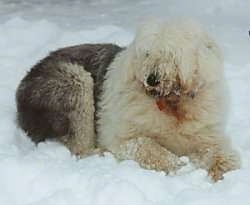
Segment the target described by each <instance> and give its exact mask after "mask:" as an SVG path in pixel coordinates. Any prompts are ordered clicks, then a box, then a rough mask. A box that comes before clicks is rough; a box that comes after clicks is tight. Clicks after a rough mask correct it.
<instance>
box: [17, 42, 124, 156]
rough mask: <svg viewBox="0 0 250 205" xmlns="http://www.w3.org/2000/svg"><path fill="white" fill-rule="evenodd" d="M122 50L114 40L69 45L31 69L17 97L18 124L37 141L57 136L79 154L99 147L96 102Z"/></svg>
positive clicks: (57, 138)
mask: <svg viewBox="0 0 250 205" xmlns="http://www.w3.org/2000/svg"><path fill="white" fill-rule="evenodd" d="M121 50H122V48H120V47H119V46H116V45H113V44H84V45H79V46H73V47H67V48H63V49H59V50H57V51H55V52H52V53H51V54H50V55H49V56H48V57H46V58H44V59H43V60H42V61H40V62H39V63H38V64H36V65H35V66H34V67H33V68H32V69H31V71H30V72H29V73H28V74H27V75H26V76H25V77H24V79H23V80H22V81H21V83H20V85H19V87H18V90H17V93H16V101H17V111H18V113H17V120H18V123H19V125H20V126H21V127H22V128H23V129H24V130H25V131H26V132H27V134H28V135H29V136H30V137H31V139H32V140H33V141H34V142H36V143H38V142H40V141H44V140H45V139H48V138H52V139H56V140H59V141H60V142H63V143H64V144H65V145H66V146H67V147H68V148H69V149H70V150H71V151H72V152H73V153H74V154H83V153H86V152H88V151H89V150H91V149H93V148H94V144H95V140H96V136H95V121H96V112H95V110H96V111H97V108H96V102H97V101H98V97H99V95H100V93H101V89H102V84H103V81H104V76H105V73H106V70H107V67H108V65H109V64H110V62H111V61H112V60H113V58H114V57H115V55H116V54H117V53H119V52H120V51H121ZM94 119H95V120H94Z"/></svg>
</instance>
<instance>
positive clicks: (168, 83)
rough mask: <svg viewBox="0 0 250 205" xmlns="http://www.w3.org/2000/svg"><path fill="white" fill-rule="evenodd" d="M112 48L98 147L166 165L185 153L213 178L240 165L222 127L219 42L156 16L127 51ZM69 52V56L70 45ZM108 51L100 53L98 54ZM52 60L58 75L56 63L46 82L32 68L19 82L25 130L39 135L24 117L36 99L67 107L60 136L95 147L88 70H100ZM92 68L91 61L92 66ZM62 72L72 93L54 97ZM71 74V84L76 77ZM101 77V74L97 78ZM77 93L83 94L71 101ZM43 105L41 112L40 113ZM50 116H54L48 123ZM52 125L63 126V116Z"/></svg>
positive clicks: (49, 106) (149, 164)
mask: <svg viewBox="0 0 250 205" xmlns="http://www.w3.org/2000/svg"><path fill="white" fill-rule="evenodd" d="M111 48H112V49H113V50H115V52H111V53H112V55H110V52H109V51H107V50H105V52H104V53H109V55H106V58H109V61H108V63H106V64H105V66H104V67H105V68H104V67H103V68H104V69H103V70H106V69H107V73H106V75H105V76H106V77H105V80H104V83H103V86H102V93H101V96H100V99H99V98H95V103H96V102H97V103H98V106H97V107H98V108H99V109H98V110H97V113H96V114H97V118H96V119H97V126H96V128H97V134H98V137H97V138H98V145H99V146H100V147H103V148H105V149H107V150H109V151H111V152H112V153H114V155H115V156H116V157H117V158H119V159H133V160H136V161H137V162H138V163H139V164H140V165H141V166H142V167H146V168H150V169H156V170H164V171H166V172H169V171H175V170H176V169H178V168H179V167H180V166H181V164H182V162H181V161H180V159H179V156H183V155H186V156H189V157H190V159H191V160H192V161H193V162H194V163H195V164H196V165H197V166H198V167H202V168H205V169H207V170H208V171H209V174H210V175H211V176H212V177H213V179H214V180H218V179H220V178H221V177H222V175H223V173H224V172H226V171H229V170H232V169H235V168H238V167H239V160H238V156H237V154H236V153H235V151H233V150H232V148H231V145H230V142H229V140H228V139H227V138H225V137H224V133H223V129H224V122H225V117H224V116H225V114H224V113H225V109H224V108H225V102H224V100H225V97H224V79H223V69H222V68H223V62H222V58H221V55H220V52H219V49H218V48H217V45H216V44H215V43H214V41H213V40H212V39H210V38H209V37H208V36H207V34H206V33H205V32H204V31H203V29H201V28H200V26H198V25H196V24H193V23H189V24H183V23H179V24H166V23H155V22H154V23H153V24H151V25H145V26H143V27H142V28H141V30H139V31H138V33H137V35H136V38H135V40H134V41H133V42H132V44H131V45H129V46H128V48H126V49H124V50H122V48H119V47H116V46H114V45H112V47H109V49H111ZM114 48H115V49H114ZM68 49H69V48H68ZM66 50H67V49H66ZM59 51H60V50H59ZM84 52H88V50H85V51H84ZM117 53H119V54H117ZM65 55H66V56H71V55H72V54H71V51H69V52H66V54H65ZM81 55H84V56H85V55H86V54H84V53H82V54H81ZM97 56H99V55H97ZM94 57H95V55H93V56H91V57H90V58H89V59H88V62H90V64H91V62H95V61H91V60H90V59H92V58H94ZM65 58H67V57H65ZM106 58H105V57H104V58H100V59H101V60H100V61H104V60H105V59H106ZM51 59H52V62H53V63H54V62H56V66H57V68H58V70H60V72H59V75H57V74H56V75H54V73H57V72H55V71H54V70H52V71H51V72H52V74H53V75H51V76H53V77H52V78H51V80H46V84H44V83H43V81H41V82H40V81H39V79H40V76H39V75H40V73H39V74H38V75H37V76H36V77H31V78H29V77H28V76H31V74H30V73H29V74H28V75H27V76H26V78H24V80H23V81H22V83H21V85H20V86H19V89H18V92H17V104H18V113H19V119H21V120H19V124H20V125H21V127H23V128H24V130H26V131H27V132H28V134H30V135H34V134H35V133H34V134H33V133H32V129H30V127H29V125H28V124H27V123H26V124H27V126H26V127H25V126H23V124H25V123H22V122H25V120H26V118H29V117H28V114H27V113H29V112H30V108H31V107H32V106H33V107H34V110H32V112H33V114H34V115H36V109H37V106H41V105H42V106H45V107H43V109H44V108H45V110H46V111H48V113H56V114H57V115H58V116H59V119H61V118H60V117H61V115H60V114H61V113H63V114H64V115H63V116H67V117H66V118H63V117H62V118H63V119H67V120H66V122H67V123H68V124H69V125H70V126H68V129H67V131H68V132H65V133H66V135H65V133H64V134H63V135H61V136H62V137H59V139H63V140H61V141H63V142H70V143H65V144H66V145H67V146H68V147H69V149H70V150H71V151H72V152H73V153H82V152H85V151H86V149H91V148H93V146H94V139H93V138H94V122H93V121H94V106H93V105H94V100H93V91H91V89H92V88H93V86H94V85H93V80H92V78H91V76H90V74H89V72H90V73H91V74H92V75H93V74H94V73H95V72H91V71H90V69H88V68H87V66H86V65H87V64H86V62H85V61H87V58H81V59H82V60H81V61H79V60H76V61H73V62H72V61H70V62H71V63H77V65H73V64H70V66H68V65H69V64H66V66H65V64H64V63H63V64H62V63H61V60H62V59H61V58H59V59H58V58H56V55H51ZM111 61H112V63H111V64H110V65H109V63H110V62H111ZM41 63H42V65H43V66H41V65H40V66H38V67H43V68H42V69H47V68H48V67H50V68H51V65H50V64H48V63H47V62H46V61H45V63H43V61H42V62H41ZM38 65H39V64H38ZM53 65H54V64H53ZM79 65H80V67H81V66H84V68H85V70H84V69H83V67H81V68H80V69H76V68H79ZM99 65H100V64H99ZM95 67H96V65H93V66H92V67H91V69H92V71H93V69H95ZM36 69H37V66H35V67H34V68H33V70H34V72H35V70H36ZM73 69H74V71H73ZM68 70H70V72H68ZM76 70H77V71H76ZM78 70H81V71H78ZM61 71H62V72H61ZM68 73H69V74H70V75H68ZM102 73H105V71H104V72H102ZM61 78H62V79H64V80H63V81H61V82H60V83H59V84H60V85H61V86H62V87H64V86H63V85H64V83H65V82H67V83H68V84H67V85H68V87H67V88H69V87H71V86H72V92H71V93H69V92H67V91H66V92H63V94H62V97H61V101H60V99H59V98H56V100H55V99H53V96H57V95H56V93H57V91H56V90H57V89H54V90H55V91H53V92H52V90H53V88H56V87H57V85H58V81H59V80H58V79H61ZM72 79H74V80H72ZM71 81H72V82H74V83H73V84H71V83H70V82H71ZM30 82H33V83H31V84H34V85H35V84H36V83H37V85H38V86H37V87H36V86H34V85H33V86H34V87H33V91H32V92H31V91H30V89H31V87H32V85H31V87H29V86H26V84H29V83H30ZM47 82H49V83H47ZM75 82H77V83H75ZM101 82H103V81H101ZM96 83H98V80H94V84H96ZM24 85H25V86H24ZM43 86H44V87H46V86H47V87H49V88H50V89H45V90H46V92H45V94H44V93H40V94H37V92H38V90H43ZM92 90H93V89H92ZM96 90H97V89H96V88H95V89H94V92H95V91H96ZM62 91H63V89H62ZM60 92H61V91H59V93H60ZM27 93H28V94H27ZM46 93H47V94H46ZM99 93H100V89H98V94H99ZM71 95H73V96H74V97H71ZM50 98H52V100H51V99H50ZM75 98H76V99H78V100H72V99H75ZM33 100H34V101H36V100H38V101H43V100H44V101H46V102H50V100H51V103H45V105H44V104H42V103H37V104H36V103H33ZM20 102H24V103H20ZM62 102H63V103H62ZM21 104H24V105H25V109H23V108H21V107H22V106H20V105H21ZM68 104H69V105H70V106H68ZM66 105H67V106H66ZM62 109H64V111H63V112H62ZM65 110H66V111H65ZM42 111H43V110H41V112H40V113H39V114H41V115H43V113H42ZM20 113H21V114H20ZM20 116H21V117H20ZM68 116H70V117H68ZM83 116H84V117H83ZM86 116H88V117H86ZM56 119H57V118H56ZM41 120H43V119H41ZM52 121H54V120H50V115H49V117H48V120H47V122H49V123H48V126H50V125H51V122H52ZM62 121H63V120H62ZM72 122H73V123H72ZM86 122H87V123H86ZM52 124H53V123H52ZM71 124H72V126H71ZM62 125H63V123H62ZM89 125H90V126H89ZM54 127H55V128H58V127H59V128H60V129H61V126H60V125H58V123H56V125H55V126H54ZM63 127H65V126H63ZM66 127H67V126H66ZM60 129H59V130H60ZM78 130H79V131H78ZM86 130H87V131H86ZM72 133H73V134H72ZM75 133H76V134H75ZM53 134H57V133H53ZM43 136H44V135H43ZM72 136H73V137H72ZM42 139H44V138H42ZM72 139H74V140H72ZM86 142H87V143H86Z"/></svg>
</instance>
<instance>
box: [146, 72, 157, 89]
mask: <svg viewBox="0 0 250 205" xmlns="http://www.w3.org/2000/svg"><path fill="white" fill-rule="evenodd" d="M159 83H160V81H159V79H158V75H157V74H156V73H151V74H150V75H149V76H148V78H147V84H148V85H149V86H152V87H154V86H157V85H158V84H159Z"/></svg>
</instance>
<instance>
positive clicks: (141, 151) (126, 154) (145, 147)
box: [111, 137, 184, 173]
mask: <svg viewBox="0 0 250 205" xmlns="http://www.w3.org/2000/svg"><path fill="white" fill-rule="evenodd" d="M111 151H112V152H113V153H114V155H115V156H116V157H117V158H118V159H121V160H124V159H131V160H135V161H137V162H138V163H139V164H140V166H141V167H143V168H147V169H155V170H158V171H165V172H167V173H169V172H172V171H176V170H177V169H178V168H180V167H181V166H182V165H184V163H183V162H182V161H181V160H180V159H179V158H178V157H177V156H176V155H174V154H173V153H171V152H170V151H168V150H167V149H166V148H164V147H162V146H161V145H160V144H158V143H157V142H155V141H154V140H153V139H151V138H148V137H138V138H133V139H128V140H125V141H122V142H121V143H119V144H118V145H116V146H114V147H113V149H112V150H111Z"/></svg>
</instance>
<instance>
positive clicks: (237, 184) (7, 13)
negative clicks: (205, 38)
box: [0, 0, 250, 205]
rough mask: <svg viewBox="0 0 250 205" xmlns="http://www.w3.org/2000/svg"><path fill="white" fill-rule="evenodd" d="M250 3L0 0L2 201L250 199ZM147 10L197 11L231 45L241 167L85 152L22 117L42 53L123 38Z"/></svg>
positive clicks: (232, 106) (16, 204)
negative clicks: (162, 165)
mask: <svg viewBox="0 0 250 205" xmlns="http://www.w3.org/2000/svg"><path fill="white" fill-rule="evenodd" d="M249 11H250V2H249V1H237V0H203V1H200V0H187V1H182V0H166V1H164V0H156V1H150V0H136V1H132V0H131V1H125V0H123V1H122V0H116V1H115V0H100V1H99V0H98V1H97V0H85V1H80V0H73V1H66V0H63V1H59V0H55V1H50V0H44V1H42V0H26V1H20V2H19V1H16V0H15V1H14V0H0V59H1V60H0V104H1V107H0V205H55V204H60V205H78V204H79V205H80V204H81V205H106V204H109V205H123V204H124V205H166V204H167V205H183V204H185V205H211V204H213V205H221V204H227V205H239V204H240V205H250V198H249V193H250V124H249V122H250V107H249V106H250V95H249V89H250V83H249V80H250V37H249V35H248V30H250V13H249ZM149 16H157V17H161V18H166V19H171V18H179V17H192V18H194V19H197V20H199V21H201V22H202V23H203V24H204V25H205V27H206V28H207V29H208V31H209V32H210V33H211V34H212V35H213V36H214V38H215V39H217V41H218V43H219V44H220V45H221V47H222V48H223V51H224V54H225V74H226V78H227V80H228V84H229V91H230V95H231V102H229V110H230V113H229V117H228V118H229V119H228V123H227V129H226V133H227V135H228V137H230V138H231V139H232V143H233V146H234V147H235V149H236V150H238V151H239V153H240V155H241V159H242V167H241V169H239V170H235V171H232V172H228V173H226V174H225V178H224V180H222V181H219V182H217V183H213V182H212V181H211V180H210V179H209V178H208V177H207V172H206V171H205V170H202V169H196V168H194V167H193V166H192V165H191V164H190V163H188V165H187V166H185V167H183V168H182V169H181V170H180V171H178V172H177V173H176V174H170V175H165V173H163V172H156V171H153V170H145V169H142V168H140V167H139V165H138V164H137V163H136V162H134V161H123V162H117V161H116V159H115V158H114V157H113V156H112V155H111V154H109V153H106V154H105V156H90V157H88V158H85V159H78V158H77V157H75V156H72V155H71V154H70V152H69V151H68V150H67V149H66V148H65V147H64V146H63V145H60V144H58V143H56V142H44V143H40V144H39V145H38V146H35V145H34V144H33V143H32V142H31V141H30V140H29V138H28V137H27V136H26V135H25V133H24V132H23V131H22V130H20V129H19V128H18V127H17V125H16V122H15V114H16V107H15V90H16V87H17V85H18V83H19V82H20V80H21V79H22V77H23V76H24V75H25V73H26V72H27V71H28V70H29V69H30V67H31V66H32V65H34V64H35V63H36V62H37V61H38V60H39V59H41V58H42V57H44V56H46V55H47V54H48V52H49V51H51V50H55V49H57V48H60V47H64V46H69V45H74V44H80V43H87V42H88V43H96V42H113V43H117V44H119V45H122V46H125V45H127V44H128V43H129V42H130V41H131V40H132V39H133V36H134V33H135V27H136V25H137V24H139V23H140V21H141V20H142V19H144V18H147V17H149ZM38 117H39V116H38ZM184 160H186V161H188V159H187V158H185V157H184Z"/></svg>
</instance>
